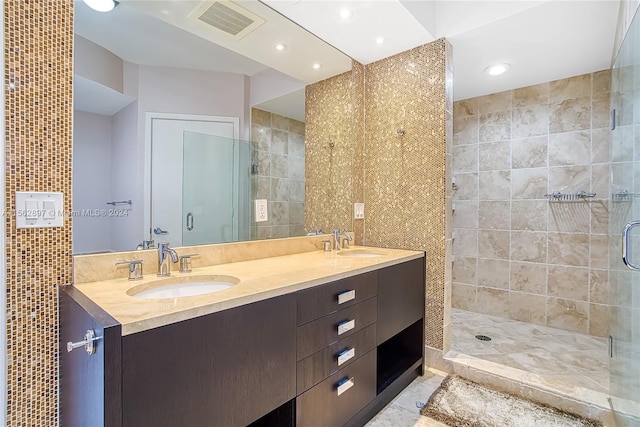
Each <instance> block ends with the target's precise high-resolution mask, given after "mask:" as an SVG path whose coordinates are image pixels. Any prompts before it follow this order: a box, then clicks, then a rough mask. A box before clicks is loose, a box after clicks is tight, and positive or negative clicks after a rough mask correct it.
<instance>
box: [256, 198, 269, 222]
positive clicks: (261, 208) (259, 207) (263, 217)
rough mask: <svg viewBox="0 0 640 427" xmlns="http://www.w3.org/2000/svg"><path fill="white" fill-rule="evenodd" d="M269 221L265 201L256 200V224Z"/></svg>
mask: <svg viewBox="0 0 640 427" xmlns="http://www.w3.org/2000/svg"><path fill="white" fill-rule="evenodd" d="M268 220H269V214H268V213H267V200H266V199H256V222H264V221H268Z"/></svg>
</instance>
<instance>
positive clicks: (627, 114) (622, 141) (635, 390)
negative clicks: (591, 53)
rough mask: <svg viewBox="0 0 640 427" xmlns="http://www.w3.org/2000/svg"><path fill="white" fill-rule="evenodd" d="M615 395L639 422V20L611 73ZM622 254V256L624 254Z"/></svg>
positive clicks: (627, 420) (620, 414)
mask: <svg viewBox="0 0 640 427" xmlns="http://www.w3.org/2000/svg"><path fill="white" fill-rule="evenodd" d="M611 94H612V108H613V109H614V112H615V114H614V116H615V120H614V121H615V122H617V123H615V124H614V126H613V127H614V129H613V131H612V133H611V143H612V150H611V153H612V154H611V155H612V158H611V161H612V164H611V194H612V197H611V210H610V221H609V234H610V237H611V239H610V264H609V283H610V286H609V302H610V318H609V320H610V335H611V351H610V356H611V364H610V394H611V404H612V407H613V409H614V413H615V415H616V420H617V422H618V425H619V426H638V425H640V18H639V16H638V14H636V17H635V19H634V21H633V23H632V25H631V28H630V30H629V32H628V33H627V36H626V38H625V40H624V42H623V44H622V47H621V48H620V51H619V52H618V55H617V57H616V61H615V65H614V68H613V73H612V86H611ZM621 254H622V256H621Z"/></svg>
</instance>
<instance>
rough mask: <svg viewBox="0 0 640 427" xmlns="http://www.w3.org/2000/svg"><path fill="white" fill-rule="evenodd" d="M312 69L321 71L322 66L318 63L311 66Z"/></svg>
mask: <svg viewBox="0 0 640 427" xmlns="http://www.w3.org/2000/svg"><path fill="white" fill-rule="evenodd" d="M311 68H313V69H314V70H319V69H320V68H322V64H318V63H317V62H316V63H315V64H313V65H312V66H311Z"/></svg>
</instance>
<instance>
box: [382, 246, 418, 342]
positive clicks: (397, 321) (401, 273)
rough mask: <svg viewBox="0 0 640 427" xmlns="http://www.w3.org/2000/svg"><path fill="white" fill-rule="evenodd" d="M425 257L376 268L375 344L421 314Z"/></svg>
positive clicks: (400, 329)
mask: <svg viewBox="0 0 640 427" xmlns="http://www.w3.org/2000/svg"><path fill="white" fill-rule="evenodd" d="M424 269H425V260H424V258H419V259H416V260H412V261H407V262H404V263H402V264H397V265H394V266H391V267H387V268H383V269H382V270H378V345H380V344H381V343H383V342H385V341H386V340H388V339H389V338H391V337H392V336H394V335H395V334H397V333H398V332H400V331H402V330H403V329H404V328H406V327H407V326H409V325H411V324H412V323H414V322H415V321H417V320H419V319H421V318H423V317H424V298H425V297H424V288H425V279H424V275H425V272H424Z"/></svg>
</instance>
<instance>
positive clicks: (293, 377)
mask: <svg viewBox="0 0 640 427" xmlns="http://www.w3.org/2000/svg"><path fill="white" fill-rule="evenodd" d="M424 274H425V273H424V258H420V259H416V260H412V261H408V262H404V263H400V264H397V265H394V266H390V267H386V268H382V269H379V270H376V271H372V272H368V273H364V274H360V275H356V276H352V277H349V278H345V279H341V280H337V281H334V282H330V283H327V284H324V285H319V286H315V287H312V288H309V289H306V290H303V291H299V292H295V293H290V294H286V295H283V296H280V297H275V298H271V299H267V300H264V301H259V302H255V303H252V304H247V305H243V306H240V307H237V308H233V309H229V310H224V311H220V312H217V313H213V314H209V315H205V316H201V317H197V318H193V319H190V320H186V321H182V322H177V323H173V324H170V325H166V326H162V327H158V328H155V329H150V330H146V331H143V332H139V333H134V334H129V335H125V336H120V325H118V324H117V322H115V320H114V319H112V318H110V317H109V316H108V315H106V314H105V313H104V312H102V311H101V310H100V309H99V308H97V307H96V306H95V305H92V303H91V302H90V301H89V300H87V299H86V297H84V295H83V294H81V293H80V292H78V291H77V290H75V289H74V288H73V287H70V288H68V289H67V290H63V291H61V293H60V298H61V304H60V307H61V315H60V318H61V322H62V323H61V341H62V343H65V341H66V340H74V339H76V340H77V338H78V337H76V335H80V338H81V336H82V333H84V332H85V331H86V329H87V328H94V329H95V330H96V333H97V334H98V335H100V337H101V340H100V341H98V347H97V349H98V352H97V353H96V354H95V355H91V356H90V355H88V354H87V353H86V352H84V351H82V350H81V349H78V350H74V351H73V352H71V353H66V352H64V351H61V425H62V426H63V427H76V426H78V427H84V426H89V425H90V426H96V427H98V426H108V427H112V426H114V427H121V426H122V427H147V426H149V427H151V426H153V427H163V426H167V427H169V426H171V427H173V426H189V427H198V426H207V427H208V426H214V427H215V426H224V427H233V426H246V425H249V424H251V427H258V426H259V427H262V426H277V427H286V426H296V425H297V426H313V427H316V426H342V425H345V426H361V425H364V424H365V423H366V422H367V421H368V420H369V419H371V418H372V417H373V415H375V413H377V412H378V411H379V410H380V409H381V408H382V407H384V406H385V405H386V404H387V403H388V402H390V401H391V400H392V399H393V397H395V395H397V394H398V393H399V392H400V391H401V390H402V389H403V388H404V387H406V385H408V384H409V383H410V382H411V381H412V380H413V379H414V378H415V377H417V376H418V375H420V374H421V373H422V355H423V347H424V327H423V319H424V283H425V281H424ZM72 335H73V337H72Z"/></svg>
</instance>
